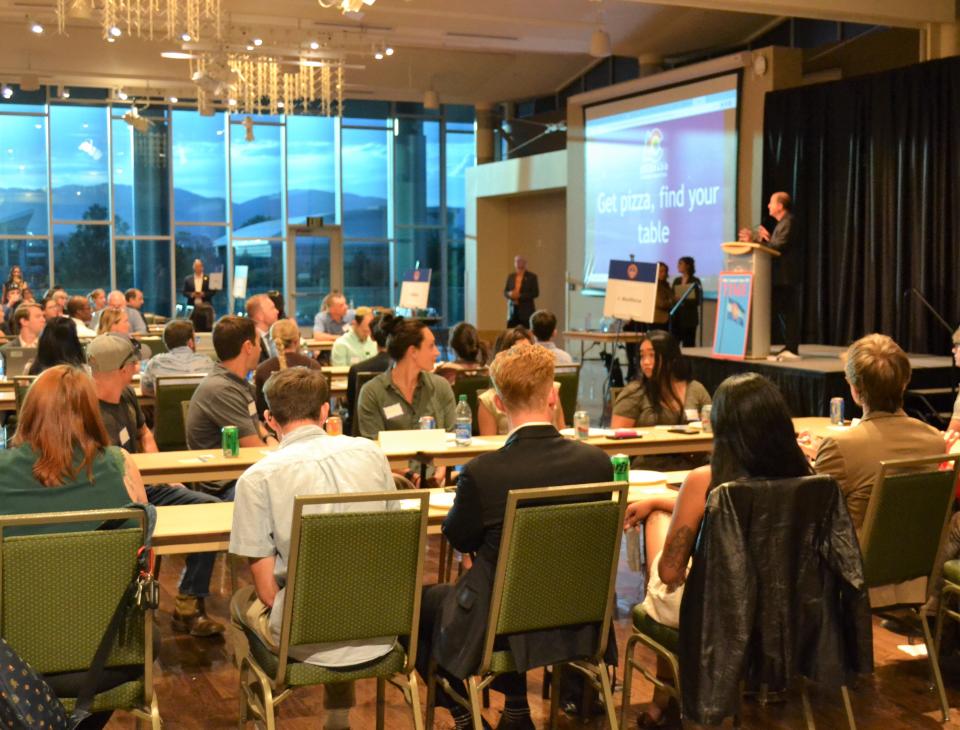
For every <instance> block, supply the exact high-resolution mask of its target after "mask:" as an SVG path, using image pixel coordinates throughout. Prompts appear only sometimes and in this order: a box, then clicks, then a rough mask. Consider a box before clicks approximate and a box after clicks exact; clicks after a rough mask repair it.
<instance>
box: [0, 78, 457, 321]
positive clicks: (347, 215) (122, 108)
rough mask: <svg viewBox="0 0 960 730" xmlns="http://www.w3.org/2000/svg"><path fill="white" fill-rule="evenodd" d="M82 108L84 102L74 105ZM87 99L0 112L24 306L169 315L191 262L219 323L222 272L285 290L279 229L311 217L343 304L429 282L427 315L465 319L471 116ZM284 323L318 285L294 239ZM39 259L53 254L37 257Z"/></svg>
mask: <svg viewBox="0 0 960 730" xmlns="http://www.w3.org/2000/svg"><path fill="white" fill-rule="evenodd" d="M80 96H84V100H79V97H80ZM130 109H131V106H130V104H129V103H126V104H119V103H115V102H113V101H111V100H110V99H109V98H108V95H107V94H106V93H103V92H97V91H95V90H85V91H84V93H83V94H80V93H77V94H74V99H71V100H70V101H69V102H57V103H55V104H35V105H25V104H10V103H5V102H4V101H3V100H0V277H2V278H3V279H5V278H6V276H7V272H8V271H9V268H10V267H11V266H13V265H17V266H20V267H21V268H22V269H23V272H24V277H25V278H26V280H27V281H28V282H29V283H30V284H31V286H32V287H33V289H34V290H35V291H36V293H37V295H38V296H39V295H40V294H42V293H43V290H44V289H46V288H47V287H48V286H49V285H50V284H51V283H57V284H60V285H62V286H64V287H66V288H67V290H68V291H69V292H70V293H71V294H85V293H87V292H89V291H90V290H91V289H94V288H104V289H112V288H119V289H127V288H130V287H136V288H138V289H141V290H143V292H144V297H145V299H146V306H145V309H146V310H147V311H154V312H157V313H159V314H164V315H170V314H172V313H173V310H174V306H175V305H176V304H177V303H178V302H180V303H182V302H185V299H184V296H183V293H182V292H183V282H184V280H185V279H186V278H187V277H188V276H192V273H193V262H194V260H196V259H199V260H200V261H201V262H203V265H204V269H205V272H206V273H207V274H221V275H222V276H221V277H216V278H222V289H220V290H219V291H218V292H217V293H216V294H215V295H214V297H213V306H214V309H215V310H216V312H217V315H218V316H219V315H222V314H226V313H227V312H230V311H236V310H237V309H238V308H239V307H240V306H241V305H242V302H240V301H232V300H231V298H229V297H228V294H229V293H230V291H231V286H232V283H233V273H234V268H235V267H236V266H246V267H247V268H248V282H247V293H248V294H250V293H254V292H260V291H266V290H269V289H279V290H282V289H283V283H284V282H283V277H284V273H285V272H284V268H283V261H284V245H285V244H284V241H285V239H286V235H287V226H288V225H291V224H296V225H303V224H304V223H305V222H306V220H307V218H311V219H316V218H318V217H319V218H323V219H324V221H325V223H326V224H328V225H330V224H334V225H341V226H342V229H343V252H344V272H343V273H344V276H343V281H344V293H345V294H346V296H347V298H348V299H349V300H350V301H351V303H353V304H354V305H357V306H359V305H363V304H367V305H385V306H393V305H396V303H397V298H398V296H399V288H398V286H397V282H398V281H399V279H400V275H401V274H402V272H403V271H404V270H406V269H409V268H412V267H413V266H414V265H416V264H417V263H418V262H419V265H420V266H422V267H429V268H431V269H432V270H433V281H432V286H431V291H430V306H431V308H433V309H435V310H436V311H437V312H438V313H439V314H440V315H442V316H443V317H444V319H446V320H447V321H448V322H451V323H452V322H455V321H457V320H459V319H460V318H461V317H462V316H463V301H462V299H463V210H464V172H465V170H466V168H468V167H469V166H471V165H472V164H473V163H474V155H473V145H474V131H473V110H472V109H471V108H469V107H444V109H443V110H442V111H430V110H424V109H423V108H422V107H421V105H419V104H413V103H389V102H381V101H350V102H349V103H348V104H347V106H346V112H347V116H345V117H344V118H342V119H333V118H326V117H314V116H292V117H286V116H282V115H281V116H272V117H271V116H264V115H253V116H251V117H248V116H247V115H233V114H228V113H224V112H218V113H215V114H213V115H210V116H201V115H200V114H199V113H198V112H196V111H193V110H188V109H181V108H177V109H174V108H172V107H169V106H165V105H157V104H154V105H152V106H150V107H149V108H147V109H145V110H141V111H140V112H139V113H140V115H141V116H144V117H146V119H147V120H148V122H149V124H148V126H147V127H146V129H144V130H139V129H136V128H135V127H133V126H131V125H130V124H128V123H127V121H125V120H124V114H125V113H127V112H128V111H130ZM298 241H299V244H298V248H297V251H296V254H295V256H296V269H297V279H298V282H297V283H298V291H299V293H300V294H301V297H300V299H299V300H298V302H297V310H298V311H297V316H298V319H301V320H303V321H304V322H306V321H310V320H312V317H313V315H314V314H315V313H316V309H317V308H318V307H319V302H320V300H321V298H322V297H323V295H324V294H325V293H326V292H327V291H328V290H329V287H330V250H329V245H328V243H323V242H320V241H319V240H318V241H317V242H316V245H312V244H310V243H309V239H306V238H302V237H301V238H299V239H298ZM51 253H52V256H51Z"/></svg>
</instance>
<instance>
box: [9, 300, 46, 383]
mask: <svg viewBox="0 0 960 730" xmlns="http://www.w3.org/2000/svg"><path fill="white" fill-rule="evenodd" d="M46 323H47V320H46V318H44V316H43V308H42V307H41V306H40V305H39V304H37V303H36V302H25V303H23V304H21V305H20V306H18V307H17V309H16V311H15V312H14V313H13V332H14V335H15V336H14V337H12V338H11V339H10V340H9V341H8V342H7V344H6V345H4V346H3V347H4V348H7V347H36V346H37V345H38V344H39V341H40V333H41V332H43V327H44V325H45V324H46ZM2 349H3V348H0V351H2ZM7 375H19V373H7Z"/></svg>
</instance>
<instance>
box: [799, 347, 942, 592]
mask: <svg viewBox="0 0 960 730" xmlns="http://www.w3.org/2000/svg"><path fill="white" fill-rule="evenodd" d="M844 367H845V370H846V376H847V382H848V383H849V384H850V393H851V395H852V396H853V400H854V401H855V402H856V403H857V404H858V405H860V406H862V407H863V419H862V420H861V422H860V424H859V425H858V426H856V427H855V428H851V429H850V430H848V431H840V432H837V433H836V434H835V435H833V436H829V437H827V438H825V439H823V441H821V442H820V443H819V445H816V451H815V454H816V461H815V462H814V465H813V468H814V469H815V470H816V471H817V473H819V474H829V475H830V476H832V477H833V478H834V479H836V480H837V483H838V484H839V485H840V490H841V491H842V492H843V496H844V497H845V499H846V502H847V510H848V511H849V512H850V519H851V520H852V521H853V526H854V528H856V530H857V532H858V533H859V531H860V530H861V529H862V527H863V520H864V518H865V517H866V514H867V505H868V504H869V502H870V494H871V492H872V491H873V486H874V482H875V480H876V478H877V471H878V469H879V468H880V462H881V461H890V460H893V459H914V458H920V457H923V456H936V455H938V454H942V453H944V450H945V444H944V441H943V435H942V434H941V433H940V432H939V431H938V430H937V429H935V428H934V427H933V426H930V425H928V424H926V423H924V422H923V421H918V420H917V419H916V418H911V417H910V416H908V415H907V414H906V413H904V412H903V393H904V391H905V390H906V387H907V384H908V383H909V382H910V359H909V358H908V357H907V355H906V353H905V352H904V351H903V350H902V349H901V348H900V346H899V345H898V344H897V343H896V342H894V341H893V340H892V339H891V338H889V337H887V336H886V335H879V334H872V335H867V336H866V337H861V338H860V339H859V340H857V341H856V342H854V343H853V344H852V345H850V347H849V349H848V350H847V358H846V364H845V366H844ZM807 449H809V451H810V452H811V453H813V448H811V447H807ZM941 565H942V563H941ZM925 585H926V578H922V579H920V580H919V581H909V582H907V583H904V584H899V585H897V586H882V587H881V588H875V589H871V591H870V603H871V605H874V606H883V605H890V604H891V603H892V602H896V603H900V602H911V603H913V602H919V601H922V600H923V599H924V589H925Z"/></svg>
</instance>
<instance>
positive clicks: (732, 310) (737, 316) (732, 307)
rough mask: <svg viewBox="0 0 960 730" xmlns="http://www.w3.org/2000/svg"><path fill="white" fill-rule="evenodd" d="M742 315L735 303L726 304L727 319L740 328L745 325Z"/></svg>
mask: <svg viewBox="0 0 960 730" xmlns="http://www.w3.org/2000/svg"><path fill="white" fill-rule="evenodd" d="M744 314H745V312H744V311H743V308H742V307H741V306H740V305H739V304H738V303H737V302H734V301H729V302H727V319H730V320H733V321H734V322H736V323H737V324H739V325H740V326H741V327H742V326H744V324H745V323H744V318H743V316H744Z"/></svg>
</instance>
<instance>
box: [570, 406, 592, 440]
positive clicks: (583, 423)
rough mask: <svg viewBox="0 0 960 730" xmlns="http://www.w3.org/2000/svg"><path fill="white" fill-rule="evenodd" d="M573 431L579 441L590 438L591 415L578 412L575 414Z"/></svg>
mask: <svg viewBox="0 0 960 730" xmlns="http://www.w3.org/2000/svg"><path fill="white" fill-rule="evenodd" d="M573 430H574V431H575V432H576V435H577V438H578V439H585V438H590V414H589V413H587V412H586V411H577V412H576V413H574V414H573Z"/></svg>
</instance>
